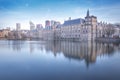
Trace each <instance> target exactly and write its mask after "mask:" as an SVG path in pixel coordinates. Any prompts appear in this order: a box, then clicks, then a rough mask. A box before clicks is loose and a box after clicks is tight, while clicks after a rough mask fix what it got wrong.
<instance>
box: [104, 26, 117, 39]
mask: <svg viewBox="0 0 120 80" xmlns="http://www.w3.org/2000/svg"><path fill="white" fill-rule="evenodd" d="M114 33H115V29H114V26H113V25H112V24H108V25H107V26H106V27H105V29H104V34H105V35H106V36H107V37H110V36H112V34H114Z"/></svg>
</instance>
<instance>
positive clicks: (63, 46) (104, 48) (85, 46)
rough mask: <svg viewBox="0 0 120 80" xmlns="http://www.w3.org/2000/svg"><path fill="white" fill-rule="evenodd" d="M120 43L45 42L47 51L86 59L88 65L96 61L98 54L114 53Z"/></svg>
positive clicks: (71, 57) (75, 58)
mask: <svg viewBox="0 0 120 80" xmlns="http://www.w3.org/2000/svg"><path fill="white" fill-rule="evenodd" d="M119 48H120V46H119V44H118V45H116V44H107V43H97V42H67V41H61V42H48V43H47V44H45V49H46V51H52V53H53V54H54V55H55V56H56V55H57V54H59V53H61V52H62V53H63V55H64V56H65V57H66V58H68V59H74V60H80V61H82V60H84V61H85V63H86V65H87V67H89V64H92V63H95V62H96V59H97V57H98V56H104V55H108V56H109V55H113V54H114V51H117V50H119Z"/></svg>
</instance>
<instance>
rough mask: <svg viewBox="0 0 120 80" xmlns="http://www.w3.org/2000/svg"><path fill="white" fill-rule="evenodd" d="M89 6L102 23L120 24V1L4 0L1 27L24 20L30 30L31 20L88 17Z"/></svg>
mask: <svg viewBox="0 0 120 80" xmlns="http://www.w3.org/2000/svg"><path fill="white" fill-rule="evenodd" d="M88 9H89V10H90V15H94V16H97V18H98V21H99V22H100V21H104V22H108V23H120V0H0V28H6V27H11V28H15V27H16V23H21V27H22V29H29V21H32V22H33V23H35V24H43V26H44V25H45V20H56V21H60V22H61V23H63V22H64V21H65V20H68V18H69V17H71V18H72V19H75V18H84V17H85V16H86V12H87V10H88Z"/></svg>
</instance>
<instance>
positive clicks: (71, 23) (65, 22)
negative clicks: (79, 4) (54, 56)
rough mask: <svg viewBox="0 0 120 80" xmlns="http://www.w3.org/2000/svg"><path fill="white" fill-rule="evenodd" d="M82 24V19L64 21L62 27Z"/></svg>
mask: <svg viewBox="0 0 120 80" xmlns="http://www.w3.org/2000/svg"><path fill="white" fill-rule="evenodd" d="M83 22H84V19H81V18H78V19H73V20H67V21H64V24H63V25H64V26H67V25H74V24H81V23H83Z"/></svg>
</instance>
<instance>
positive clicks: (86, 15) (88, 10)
mask: <svg viewBox="0 0 120 80" xmlns="http://www.w3.org/2000/svg"><path fill="white" fill-rule="evenodd" d="M86 16H87V17H89V16H90V15H89V9H88V10H87V15H86Z"/></svg>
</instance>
